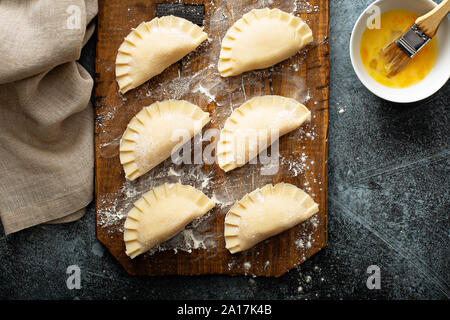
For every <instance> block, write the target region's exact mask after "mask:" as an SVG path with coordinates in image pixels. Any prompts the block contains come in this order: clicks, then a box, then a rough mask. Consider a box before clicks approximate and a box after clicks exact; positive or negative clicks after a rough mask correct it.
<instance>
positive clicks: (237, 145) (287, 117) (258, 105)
mask: <svg viewBox="0 0 450 320" xmlns="http://www.w3.org/2000/svg"><path fill="white" fill-rule="evenodd" d="M310 118H311V112H310V111H309V110H308V109H307V108H306V107H305V106H304V105H303V104H301V103H299V102H297V101H296V100H294V99H291V98H286V97H281V96H271V95H268V96H261V97H256V98H253V99H250V100H248V101H247V102H245V103H244V104H242V105H241V106H240V107H239V108H237V109H235V110H234V111H233V113H232V114H231V115H230V117H229V118H228V119H227V120H226V121H225V125H224V127H223V129H222V131H221V132H220V139H219V142H218V144H217V159H218V163H219V166H220V168H222V169H223V170H224V171H225V172H227V171H230V170H233V169H235V168H237V167H242V166H243V165H244V164H246V163H247V162H248V161H250V160H251V159H253V158H254V157H256V156H257V155H258V153H260V152H261V151H263V150H264V149H266V148H268V147H269V146H270V145H271V144H272V143H273V142H275V141H276V139H277V138H278V137H280V136H282V135H284V134H286V133H288V132H290V131H292V130H294V129H296V128H298V127H299V126H300V125H302V124H303V123H304V122H305V121H306V120H308V119H310Z"/></svg>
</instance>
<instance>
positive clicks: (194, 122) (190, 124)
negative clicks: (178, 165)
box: [120, 100, 209, 180]
mask: <svg viewBox="0 0 450 320" xmlns="http://www.w3.org/2000/svg"><path fill="white" fill-rule="evenodd" d="M208 121H209V114H208V113H207V112H203V111H202V109H200V108H199V107H198V106H196V105H194V104H192V103H189V102H187V101H184V100H165V101H162V102H155V103H153V104H152V105H150V106H148V107H144V108H143V109H142V110H141V111H140V112H139V113H138V114H137V115H136V116H135V117H134V118H133V119H131V121H130V123H129V124H128V126H127V129H126V130H125V132H124V134H123V136H122V139H121V140H120V163H121V164H122V165H123V168H124V171H125V177H126V178H127V179H129V180H134V179H136V178H138V177H140V176H142V175H143V174H145V173H146V172H148V171H150V170H151V169H152V168H154V167H155V166H157V165H158V164H159V163H161V162H163V161H164V160H165V159H167V158H168V157H170V155H171V154H172V153H173V152H175V151H177V150H174V148H175V147H177V146H180V145H182V144H183V143H185V142H187V141H189V139H191V138H192V137H193V136H195V135H196V134H197V133H199V132H201V130H202V128H203V126H204V125H205V124H206V123H208Z"/></svg>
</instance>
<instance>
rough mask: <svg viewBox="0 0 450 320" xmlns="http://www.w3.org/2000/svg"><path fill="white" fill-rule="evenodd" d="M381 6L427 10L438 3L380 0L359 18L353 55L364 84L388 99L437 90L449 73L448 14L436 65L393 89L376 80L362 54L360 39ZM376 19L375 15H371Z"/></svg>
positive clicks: (422, 95)
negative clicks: (418, 79) (408, 83)
mask: <svg viewBox="0 0 450 320" xmlns="http://www.w3.org/2000/svg"><path fill="white" fill-rule="evenodd" d="M373 6H378V7H379V8H380V11H381V13H383V12H386V11H389V10H396V9H405V10H409V11H413V12H416V13H417V14H420V15H422V14H425V13H426V12H428V11H430V10H432V9H433V8H434V6H436V3H434V2H433V1H431V0H413V1H412V0H378V1H375V2H374V3H372V4H371V5H370V6H369V7H368V8H367V9H366V10H364V12H363V13H362V14H361V16H360V17H359V18H358V21H357V22H356V24H355V26H354V28H353V31H352V36H351V38H350V57H351V60H352V65H353V69H354V70H355V72H356V75H357V76H358V78H359V80H360V81H361V82H362V83H363V84H364V86H365V87H366V88H367V89H369V90H370V91H372V92H373V93H374V94H376V95H377V96H379V97H380V98H383V99H385V100H389V101H393V102H400V103H408V102H415V101H419V100H422V99H425V98H427V97H429V96H431V95H432V94H433V93H435V92H436V91H438V90H439V89H440V88H441V87H442V86H443V85H445V83H446V82H447V80H448V79H449V77H450V23H449V21H448V20H449V19H448V18H446V19H444V21H442V23H441V25H440V27H439V30H438V32H437V34H436V37H437V41H438V58H437V61H436V64H435V66H434V68H433V69H432V70H431V71H430V73H429V74H428V75H427V77H426V78H425V79H423V80H422V81H421V82H419V83H417V84H415V85H413V86H410V87H407V88H403V89H394V88H389V87H386V86H383V85H382V84H380V83H378V82H376V81H375V80H374V79H373V78H372V77H371V76H370V75H369V74H368V73H367V71H366V69H365V68H364V66H363V64H362V61H361V56H360V43H361V37H362V34H363V32H364V30H365V29H366V27H367V21H368V19H369V17H371V16H373V13H374V11H373V10H374V8H373ZM372 19H373V17H372Z"/></svg>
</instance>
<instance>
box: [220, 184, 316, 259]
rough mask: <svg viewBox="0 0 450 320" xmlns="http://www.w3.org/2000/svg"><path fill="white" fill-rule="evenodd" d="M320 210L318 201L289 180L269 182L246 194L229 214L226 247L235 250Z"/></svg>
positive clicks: (284, 228)
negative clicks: (273, 183)
mask: <svg viewBox="0 0 450 320" xmlns="http://www.w3.org/2000/svg"><path fill="white" fill-rule="evenodd" d="M318 211H319V207H318V205H317V203H315V202H314V200H313V199H312V198H311V197H310V196H309V195H307V194H306V193H305V192H304V191H303V190H302V189H299V188H297V187H296V186H294V185H292V184H289V183H279V184H276V185H275V186H273V185H271V184H268V185H265V186H264V187H262V188H261V189H256V190H255V191H253V192H251V193H249V194H247V195H245V196H244V197H243V198H242V199H241V200H240V201H237V202H236V203H235V204H234V206H233V207H232V208H231V209H230V211H228V213H227V215H226V216H225V229H224V235H225V246H226V248H227V249H228V250H229V251H230V252H231V253H236V252H239V251H244V250H247V249H249V248H251V247H253V246H254V245H256V244H257V243H258V242H261V241H263V240H265V239H267V238H269V237H271V236H274V235H276V234H278V233H280V232H282V231H284V230H287V229H290V228H292V227H293V226H295V225H297V224H299V223H300V222H303V221H305V220H307V219H309V218H310V217H311V216H312V215H313V214H315V213H317V212H318Z"/></svg>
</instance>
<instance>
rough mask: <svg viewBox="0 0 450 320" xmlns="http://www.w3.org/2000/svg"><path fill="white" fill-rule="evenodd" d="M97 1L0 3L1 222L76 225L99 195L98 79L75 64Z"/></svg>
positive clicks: (14, 227) (18, 226) (10, 227)
mask: <svg viewBox="0 0 450 320" xmlns="http://www.w3.org/2000/svg"><path fill="white" fill-rule="evenodd" d="M96 14H97V1H96V0H95V1H89V0H70V1H65V0H57V1H55V0H29V1H25V0H20V1H18V0H6V1H5V0H1V1H0V28H1V29H0V217H1V220H2V224H3V227H4V231H5V233H6V234H9V233H13V232H16V231H19V230H22V229H24V228H28V227H31V226H34V225H37V224H41V223H45V222H51V223H61V222H69V221H74V220H76V219H78V218H80V217H82V216H83V215H84V210H85V209H84V208H85V206H86V205H87V204H88V203H89V202H90V201H91V200H92V193H93V167H94V155H93V110H92V106H91V105H90V103H89V99H90V95H91V90H92V86H93V80H92V78H91V77H90V76H89V74H88V72H87V71H86V70H85V69H84V68H83V67H82V66H81V65H79V64H78V63H77V62H75V60H77V59H78V58H79V57H80V53H81V48H82V47H83V45H84V44H85V43H86V42H87V40H88V39H89V38H90V36H91V35H92V33H93V31H94V25H93V24H90V23H91V20H92V19H93V18H94V17H95V15H96Z"/></svg>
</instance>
